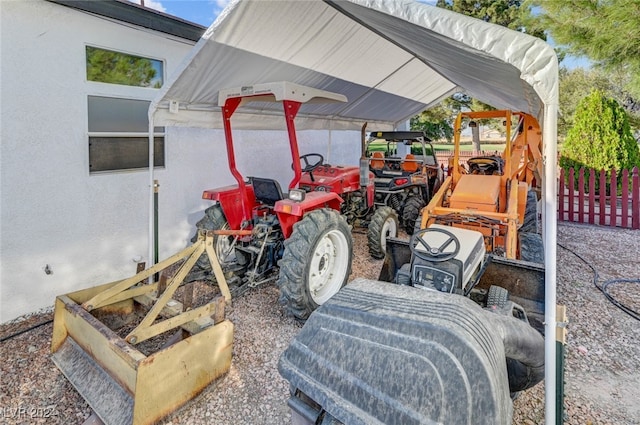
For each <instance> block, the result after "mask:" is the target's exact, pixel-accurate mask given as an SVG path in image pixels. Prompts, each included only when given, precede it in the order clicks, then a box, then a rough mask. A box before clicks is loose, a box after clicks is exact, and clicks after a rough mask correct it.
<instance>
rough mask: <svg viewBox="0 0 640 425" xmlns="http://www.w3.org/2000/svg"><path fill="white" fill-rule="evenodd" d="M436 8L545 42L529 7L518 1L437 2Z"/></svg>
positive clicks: (448, 0)
mask: <svg viewBox="0 0 640 425" xmlns="http://www.w3.org/2000/svg"><path fill="white" fill-rule="evenodd" d="M436 6H437V7H442V8H444V9H449V10H453V11H454V12H458V13H461V14H463V15H467V16H473V17H474V18H478V19H482V20H483V21H485V22H491V23H492V24H498V25H501V26H503V27H507V28H510V29H512V30H515V31H519V32H524V33H527V34H530V35H532V36H534V37H538V38H541V39H543V40H546V39H547V38H546V34H545V31H544V28H543V27H542V26H541V25H540V23H539V21H538V20H537V19H535V18H534V16H533V13H532V12H531V6H530V5H528V4H525V2H524V1H520V0H438V1H437V3H436Z"/></svg>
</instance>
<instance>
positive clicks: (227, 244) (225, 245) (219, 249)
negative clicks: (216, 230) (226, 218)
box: [214, 223, 235, 264]
mask: <svg viewBox="0 0 640 425" xmlns="http://www.w3.org/2000/svg"><path fill="white" fill-rule="evenodd" d="M220 230H229V223H225V224H224V225H223V226H222V227H221V228H220ZM232 240H233V238H232V237H231V236H225V235H218V236H217V237H216V241H215V246H214V248H215V252H216V255H217V256H218V261H219V262H220V264H223V263H229V262H231V261H233V260H235V255H233V254H234V252H233V250H232V249H231V244H232Z"/></svg>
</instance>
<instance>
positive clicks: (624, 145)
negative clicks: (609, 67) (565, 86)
mask: <svg viewBox="0 0 640 425" xmlns="http://www.w3.org/2000/svg"><path fill="white" fill-rule="evenodd" d="M560 166H561V167H563V168H565V169H568V168H572V167H573V168H580V167H585V168H595V169H596V170H611V169H616V170H622V169H630V168H632V167H634V166H640V149H639V148H638V143H637V142H636V140H635V139H634V138H633V136H632V134H631V128H630V126H629V120H628V117H627V114H626V112H625V111H624V109H623V108H622V107H621V106H620V105H619V104H618V102H617V101H616V100H615V99H612V98H608V97H606V96H605V95H604V94H603V93H602V92H601V91H599V90H593V91H592V92H591V94H590V95H588V96H587V97H585V98H584V99H582V101H580V103H579V104H578V108H577V109H576V115H575V121H574V124H573V127H571V129H570V130H569V132H568V133H567V138H566V140H565V142H564V144H563V147H562V153H561V156H560Z"/></svg>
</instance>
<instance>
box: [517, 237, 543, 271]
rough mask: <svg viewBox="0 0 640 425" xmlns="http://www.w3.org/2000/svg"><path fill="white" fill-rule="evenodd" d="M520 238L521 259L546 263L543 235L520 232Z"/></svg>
mask: <svg viewBox="0 0 640 425" xmlns="http://www.w3.org/2000/svg"><path fill="white" fill-rule="evenodd" d="M518 238H519V239H520V259H521V260H523V261H530V262H532V263H540V264H543V263H544V247H543V244H542V236H541V235H540V234H538V233H518Z"/></svg>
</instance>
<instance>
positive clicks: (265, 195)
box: [249, 177, 284, 206]
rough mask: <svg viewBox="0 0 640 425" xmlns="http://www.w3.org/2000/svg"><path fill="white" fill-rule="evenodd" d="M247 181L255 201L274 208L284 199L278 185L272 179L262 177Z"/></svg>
mask: <svg viewBox="0 0 640 425" xmlns="http://www.w3.org/2000/svg"><path fill="white" fill-rule="evenodd" d="M249 181H250V182H251V184H252V185H253V192H254V194H255V196H256V199H257V200H258V201H260V202H262V203H263V204H265V205H269V206H274V205H275V203H276V202H277V201H281V200H283V199H284V196H283V195H282V189H280V183H278V182H277V181H276V180H274V179H265V178H262V177H249Z"/></svg>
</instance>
